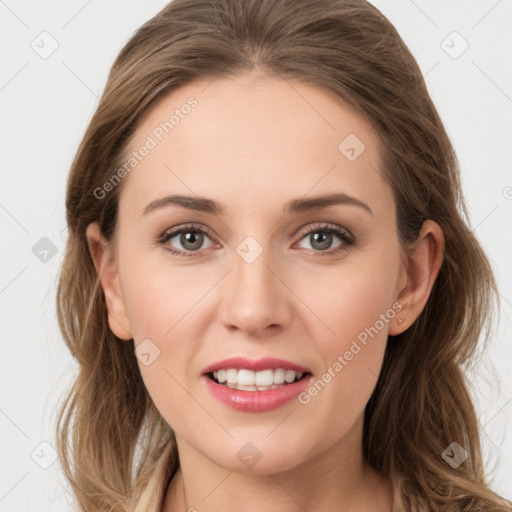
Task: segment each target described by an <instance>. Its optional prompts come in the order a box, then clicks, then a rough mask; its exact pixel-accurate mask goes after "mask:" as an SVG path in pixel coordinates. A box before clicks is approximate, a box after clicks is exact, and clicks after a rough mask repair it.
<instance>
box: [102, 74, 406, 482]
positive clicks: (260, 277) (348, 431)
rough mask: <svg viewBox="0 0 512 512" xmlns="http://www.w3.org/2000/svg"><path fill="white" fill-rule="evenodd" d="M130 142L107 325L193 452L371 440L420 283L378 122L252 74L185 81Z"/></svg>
mask: <svg viewBox="0 0 512 512" xmlns="http://www.w3.org/2000/svg"><path fill="white" fill-rule="evenodd" d="M191 97H193V98H194V99H190V98H191ZM187 105H188V106H187ZM171 116H174V117H171ZM166 123H167V124H166ZM143 147H146V149H145V150H144V149H142V148H143ZM129 151H130V152H133V151H136V152H137V155H132V158H134V160H132V164H134V163H135V164H136V165H134V166H133V168H132V169H131V170H130V171H129V173H127V176H126V177H124V178H123V179H124V180H126V183H124V188H123V190H122V193H121V196H120V202H119V217H118V229H119V232H118V233H119V238H118V260H117V262H116V263H117V265H116V272H117V274H116V278H117V281H116V282H117V286H118V288H117V289H118V291H119V295H118V296H116V295H115V293H114V294H112V295H110V296H109V300H108V302H109V304H110V311H111V316H110V325H111V328H112V329H113V331H114V332H115V333H116V334H117V335H118V336H119V337H121V338H124V339H131V338H133V339H134V342H135V346H136V347H138V348H137V356H138V359H139V366H140V371H141V374H142V377H143V379H144V382H145V385H146V386H147V389H148V392H149V394H150V395H151V397H152V399H153V401H154V403H155V405H156V407H157V408H158V410H159V411H160V413H161V414H162V416H163V417H164V418H165V420H166V421H167V422H168V423H169V425H170V426H171V427H172V428H173V429H174V431H175V433H176V437H177V439H178V446H179V449H180V455H182V453H184V452H186V451H188V453H194V454H196V455H201V456H204V457H205V460H206V459H208V460H210V461H212V462H213V463H214V464H217V465H220V466H223V467H226V468H230V469H238V470H244V469H245V470H251V471H254V472H265V471H269V472H276V471H281V470H286V469H290V468H292V467H294V466H297V465H298V464H301V463H303V462H306V461H308V460H311V459H313V457H315V456H317V455H318V454H320V453H330V454H333V455H336V456H338V455H339V453H340V451H342V452H344V453H346V454H350V453H354V452H353V450H360V447H361V439H362V438H361V435H362V424H363V423H362V421H363V413H364V408H365V405H366V403H367V401H368V399H369V398H370V395H371V393H372V391H373V389H374V387H375V384H376V381H377V378H378V375H379V372H380V369H381V364H382V359H383V354H384V350H385V347H386V342H387V339H388V333H390V332H391V333H393V332H392V330H393V328H395V327H393V326H395V324H396V322H397V316H398V315H397V312H398V311H399V309H400V308H401V305H400V303H399V302H397V297H398V296H399V294H400V291H401V290H402V288H403V287H404V286H405V284H406V282H407V279H406V275H405V272H404V269H403V266H402V264H401V258H400V255H401V253H400V246H399V241H398V235H397V230H396V222H395V205H394V200H393V195H392V190H391V188H390V186H389V185H388V184H387V183H386V182H385V181H384V180H383V178H382V176H381V159H380V155H379V142H378V139H377V136H376V133H375V132H374V131H373V130H372V128H371V126H370V125H369V124H367V122H365V121H364V119H363V118H362V117H360V116H359V115H358V114H357V113H356V112H355V111H354V110H352V109H350V108H347V107H346V106H344V105H343V104H342V103H341V102H340V101H339V100H337V99H336V98H335V97H334V96H331V95H330V94H329V93H327V92H325V91H323V90H321V89H319V88H316V87H313V86H309V85H304V84H298V83H291V82H287V81H284V80H282V81H281V80H276V79H272V78H269V77H266V76H263V75H246V76H243V77H237V78H234V79H215V80H213V81H211V80H208V81H207V80H204V81H200V82H199V81H198V82H195V83H192V84H189V85H186V86H184V87H182V88H181V89H179V90H176V91H174V92H172V93H171V94H170V95H169V96H167V97H165V98H164V99H163V100H161V101H159V102H158V103H157V104H156V105H155V106H154V107H153V108H152V110H151V111H150V112H149V113H148V115H146V116H145V118H144V119H143V122H142V123H141V124H140V125H139V126H138V129H137V131H136V133H135V135H134V137H133V138H132V140H131V142H130V148H129ZM121 174H122V173H121ZM171 196H180V197H181V199H175V200H170V199H169V200H166V198H168V197H171ZM322 197H327V198H329V200H325V201H324V200H322V199H320V198H322ZM185 198H187V199H185ZM99 200H100V199H99ZM180 230H181V231H180ZM171 232H172V234H170V235H169V236H167V237H166V234H169V233H171ZM173 251H176V252H173ZM390 329H391V331H390ZM395 330H396V328H395ZM391 342H392V341H391ZM232 358H237V360H234V361H227V362H226V360H228V359H232ZM265 359H266V360H265ZM275 359H277V360H281V361H276V360H275ZM212 365H213V367H212ZM294 368H295V370H296V371H295V373H294V371H293V369H294ZM214 369H215V371H216V373H215V376H216V378H217V380H224V379H228V380H229V381H231V382H230V384H231V387H229V386H227V385H226V382H224V384H222V383H217V382H213V381H212V380H211V377H212V375H211V374H209V372H210V371H211V370H214ZM217 370H220V371H219V372H217ZM228 370H229V371H228ZM237 370H244V371H242V372H240V371H237ZM251 370H252V371H251ZM282 370H285V372H283V371H282ZM297 370H302V373H303V375H302V379H301V380H299V381H298V382H296V383H287V382H286V380H285V383H282V384H280V382H282V380H283V378H285V379H286V377H288V379H290V380H292V379H297V378H298V377H300V376H301V374H300V372H298V371H297ZM286 371H287V372H286ZM245 379H247V380H245ZM254 379H256V384H257V385H259V386H261V387H262V390H258V388H257V387H254V386H255V384H251V383H252V382H254ZM315 383H316V386H315ZM242 385H244V386H248V387H246V388H243V389H242V390H239V389H236V388H237V387H241V386H242ZM271 386H276V387H274V388H272V389H270V387H271ZM288 386H289V387H288ZM328 450H329V451H328Z"/></svg>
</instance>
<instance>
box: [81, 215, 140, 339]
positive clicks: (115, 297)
mask: <svg viewBox="0 0 512 512" xmlns="http://www.w3.org/2000/svg"><path fill="white" fill-rule="evenodd" d="M85 236H86V238H87V244H88V246H89V252H90V254H91V258H92V260H93V262H94V268H95V269H96V273H97V274H98V276H99V279H100V283H101V287H102V289H103V293H104V294H105V302H106V304H107V310H108V322H109V326H110V329H111V331H112V332H113V333H114V334H115V335H116V336H117V337H118V338H120V339H123V340H131V339H132V338H133V336H132V333H131V329H130V323H129V321H128V315H127V312H126V305H125V302H124V297H123V293H122V289H121V285H120V281H119V272H118V266H117V264H116V262H115V261H114V259H113V258H112V257H111V254H110V250H109V244H108V242H107V241H106V240H105V238H104V237H103V235H102V233H101V228H100V227H99V225H98V223H97V222H93V223H91V224H89V225H88V226H87V229H86V231H85Z"/></svg>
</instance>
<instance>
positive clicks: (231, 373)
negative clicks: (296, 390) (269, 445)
mask: <svg viewBox="0 0 512 512" xmlns="http://www.w3.org/2000/svg"><path fill="white" fill-rule="evenodd" d="M304 375H305V373H304V372H296V371H294V370H285V369H284V368H277V369H275V370H273V369H270V368H269V369H267V370H262V371H259V372H254V371H252V370H246V369H244V368H242V369H236V368H229V369H222V370H218V371H214V372H211V373H209V374H208V377H209V378H210V379H212V380H213V381H214V382H216V383H217V384H221V385H224V386H227V387H228V388H231V389H237V390H239V391H268V390H270V389H275V388H277V387H280V386H286V385H288V384H292V383H293V382H297V381H299V380H301V379H302V378H303V376H304Z"/></svg>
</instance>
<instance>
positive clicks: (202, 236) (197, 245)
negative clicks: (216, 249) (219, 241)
mask: <svg viewBox="0 0 512 512" xmlns="http://www.w3.org/2000/svg"><path fill="white" fill-rule="evenodd" d="M208 238H210V236H209V233H208V231H207V230H205V229H204V228H202V227H200V226H197V225H194V224H190V225H186V226H180V227H178V228H174V229H172V230H170V231H166V232H165V233H163V234H162V235H161V236H160V238H159V239H158V242H159V243H160V244H162V245H164V246H165V247H166V249H168V250H169V251H170V252H172V253H173V254H176V255H178V256H195V254H194V253H198V252H200V250H201V249H207V248H209V247H211V245H210V246H207V247H203V244H204V242H205V240H206V239H208ZM173 240H174V241H173ZM171 242H172V243H171ZM176 245H178V248H176ZM179 246H181V247H182V248H180V247H179Z"/></svg>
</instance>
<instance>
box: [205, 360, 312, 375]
mask: <svg viewBox="0 0 512 512" xmlns="http://www.w3.org/2000/svg"><path fill="white" fill-rule="evenodd" d="M229 368H236V369H245V370H252V371H253V372H257V371H261V370H269V369H270V370H276V369H277V368H282V369H283V370H293V371H296V372H302V373H306V372H309V373H311V371H310V370H309V368H306V367H305V366H302V365H300V364H297V363H293V362H292V361H286V360H285V359H276V358H275V357H263V358H261V359H247V358H246V357H231V358H229V359H224V360H222V361H218V362H216V363H213V364H211V365H209V366H207V367H206V368H205V369H204V370H203V374H206V373H211V372H216V371H218V370H227V369H229Z"/></svg>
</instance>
